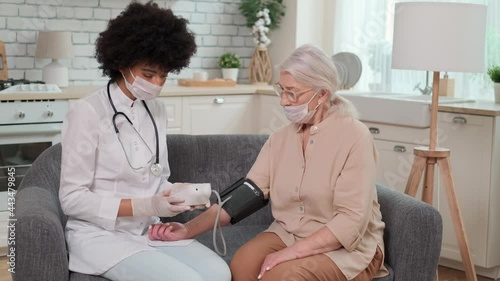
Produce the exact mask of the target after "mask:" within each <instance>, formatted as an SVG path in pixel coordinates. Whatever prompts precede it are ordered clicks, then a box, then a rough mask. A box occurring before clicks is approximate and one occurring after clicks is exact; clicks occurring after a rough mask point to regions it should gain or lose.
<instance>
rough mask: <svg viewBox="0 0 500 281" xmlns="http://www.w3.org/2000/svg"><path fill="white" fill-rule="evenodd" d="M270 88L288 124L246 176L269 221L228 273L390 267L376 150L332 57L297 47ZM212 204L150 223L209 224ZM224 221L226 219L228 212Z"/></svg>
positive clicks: (331, 274) (301, 276)
mask: <svg viewBox="0 0 500 281" xmlns="http://www.w3.org/2000/svg"><path fill="white" fill-rule="evenodd" d="M274 88H275V91H276V94H277V95H279V96H280V98H281V100H280V103H281V105H282V106H283V110H284V113H285V115H286V117H287V118H288V119H289V120H290V121H291V122H292V123H291V124H289V125H287V126H285V127H283V128H281V129H279V130H278V131H276V132H275V133H273V134H272V135H271V136H270V138H269V140H268V141H267V142H266V143H265V144H264V146H263V148H262V150H261V152H260V154H259V156H258V157H257V160H256V162H255V164H254V165H253V167H252V168H251V170H250V172H249V173H248V175H247V178H248V179H251V181H253V182H254V183H255V184H256V185H257V186H258V187H260V189H261V190H262V191H263V192H264V194H265V197H266V198H269V199H270V200H271V208H272V213H273V216H274V219H275V221H274V222H273V223H272V224H271V226H270V227H269V228H268V229H267V230H266V231H264V232H263V233H261V234H259V235H258V236H257V237H255V238H254V239H252V240H250V241H249V242H247V243H246V244H245V245H243V246H242V247H241V248H240V249H239V250H238V251H237V252H236V254H235V255H234V257H233V259H232V261H231V265H230V267H231V273H232V275H233V280H235V281H246V280H258V279H259V280H273V281H274V280H307V281H312V280H324V281H327V280H328V281H333V280H336V281H338V280H356V281H362V280H372V279H373V278H374V277H379V276H384V275H386V274H387V270H386V269H385V267H384V266H383V260H384V253H383V251H384V241H383V231H384V223H383V222H382V216H381V214H380V210H379V204H378V202H377V193H376V188H375V173H376V163H377V151H376V149H375V146H374V143H373V139H372V137H371V134H370V132H369V131H368V129H367V128H366V126H365V125H363V124H362V123H361V122H359V121H358V120H357V119H356V114H355V109H354V108H353V107H352V105H351V104H350V103H349V102H348V101H346V100H345V99H343V98H341V97H339V96H337V95H335V91H336V89H337V74H336V70H335V66H334V64H333V62H332V60H331V59H330V58H329V57H328V56H327V55H326V54H325V53H324V52H323V51H321V50H319V49H318V48H315V47H313V46H310V45H305V46H302V47H300V48H298V49H297V50H295V51H294V52H293V53H292V54H291V55H290V57H288V58H287V59H286V60H285V61H284V62H283V63H282V64H281V65H280V79H279V82H278V83H277V84H275V85H274ZM212 209H213V208H212ZM209 213H212V214H213V213H214V211H213V210H211V209H209V210H208V211H207V212H205V213H204V214H203V215H202V216H200V217H198V218H195V219H194V220H192V221H190V222H188V223H187V224H186V225H184V226H182V225H178V224H171V225H169V226H167V227H166V228H165V226H163V227H164V228H159V227H154V230H155V231H157V232H155V235H157V238H159V239H178V238H184V237H192V236H194V235H196V234H198V233H200V232H202V231H204V230H205V229H206V228H209V225H210V222H212V221H213V219H212V218H211V215H210V214H209ZM212 216H213V215H212ZM221 220H222V222H223V223H228V221H229V218H228V214H227V213H225V212H223V214H222V217H221ZM207 225H208V226H207ZM158 228H159V229H158Z"/></svg>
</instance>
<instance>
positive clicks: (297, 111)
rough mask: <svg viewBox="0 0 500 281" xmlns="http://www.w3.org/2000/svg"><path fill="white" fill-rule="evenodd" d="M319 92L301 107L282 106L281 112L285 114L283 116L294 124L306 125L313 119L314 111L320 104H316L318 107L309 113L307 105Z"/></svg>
mask: <svg viewBox="0 0 500 281" xmlns="http://www.w3.org/2000/svg"><path fill="white" fill-rule="evenodd" d="M318 92H319V90H318V91H316V93H314V95H313V96H312V97H311V99H310V100H309V101H308V102H307V103H305V104H301V105H287V106H283V111H284V112H285V116H286V118H287V119H288V120H290V121H292V122H294V123H307V122H309V121H310V120H311V118H312V117H313V115H314V113H316V110H317V109H318V107H319V105H320V104H321V102H319V103H318V105H317V106H316V107H315V108H314V109H313V110H311V111H309V110H308V109H309V103H310V102H311V101H312V100H313V99H314V97H315V96H316V95H317V94H318Z"/></svg>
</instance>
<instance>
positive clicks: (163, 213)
mask: <svg viewBox="0 0 500 281" xmlns="http://www.w3.org/2000/svg"><path fill="white" fill-rule="evenodd" d="M171 191H172V190H171V189H167V190H165V191H164V192H163V193H162V194H155V195H154V196H152V197H146V198H137V199H132V200H131V201H132V213H133V215H134V216H159V217H173V216H175V215H178V214H180V213H182V212H185V211H188V210H190V209H191V207H190V206H187V205H184V204H182V203H183V202H184V200H183V199H180V198H176V197H175V196H170V192H171Z"/></svg>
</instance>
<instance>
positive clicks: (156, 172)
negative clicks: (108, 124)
mask: <svg viewBox="0 0 500 281" xmlns="http://www.w3.org/2000/svg"><path fill="white" fill-rule="evenodd" d="M110 84H111V80H110V81H109V82H108V87H107V90H108V98H109V102H110V103H111V107H113V111H114V112H115V114H113V118H112V119H111V120H112V121H113V126H114V127H115V132H116V133H117V134H119V133H120V131H118V127H117V126H116V121H115V119H116V117H117V116H119V115H122V116H123V117H125V119H127V121H128V122H129V123H130V125H132V126H133V124H132V121H130V119H129V118H128V116H127V115H126V114H125V113H123V112H121V111H120V112H118V111H117V110H116V107H115V104H114V103H113V99H111V94H110V92H109V85H110ZM142 104H144V107H145V108H146V111H147V112H148V115H149V118H151V122H152V123H153V127H154V128H155V137H156V160H155V163H153V164H152V165H151V173H153V175H155V176H157V177H159V176H160V175H161V172H162V171H163V167H162V166H161V165H160V161H159V160H160V145H159V142H160V141H159V138H158V128H157V127H156V122H155V119H154V118H153V114H151V111H149V108H148V106H147V105H146V102H145V101H144V100H142Z"/></svg>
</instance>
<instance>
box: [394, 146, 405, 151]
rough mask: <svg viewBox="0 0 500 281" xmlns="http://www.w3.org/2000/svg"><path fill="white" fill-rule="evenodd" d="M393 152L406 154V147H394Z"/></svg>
mask: <svg viewBox="0 0 500 281" xmlns="http://www.w3.org/2000/svg"><path fill="white" fill-rule="evenodd" d="M394 151H395V152H406V147H404V146H402V145H395V146H394Z"/></svg>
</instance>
